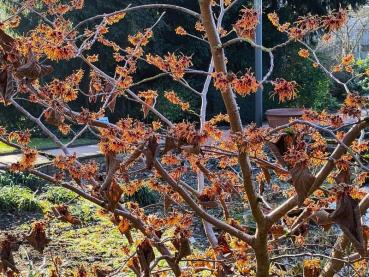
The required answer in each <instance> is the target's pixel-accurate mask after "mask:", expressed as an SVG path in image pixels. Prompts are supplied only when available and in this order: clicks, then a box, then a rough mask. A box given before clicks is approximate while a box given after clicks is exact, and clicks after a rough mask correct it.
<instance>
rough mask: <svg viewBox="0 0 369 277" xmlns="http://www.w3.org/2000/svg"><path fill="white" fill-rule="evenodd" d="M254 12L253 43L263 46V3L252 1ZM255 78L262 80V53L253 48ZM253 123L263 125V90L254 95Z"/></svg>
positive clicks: (256, 0)
mask: <svg viewBox="0 0 369 277" xmlns="http://www.w3.org/2000/svg"><path fill="white" fill-rule="evenodd" d="M254 7H255V10H256V11H257V12H258V14H259V24H258V25H257V27H256V32H255V43H256V44H257V45H262V44H263V1H262V0H254ZM255 76H256V79H257V80H258V81H261V80H262V79H263V52H262V50H261V48H255ZM255 123H256V125H257V126H258V127H260V126H262V124H263V89H262V88H259V89H258V91H257V92H256V95H255Z"/></svg>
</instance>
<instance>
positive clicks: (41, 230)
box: [25, 222, 51, 254]
mask: <svg viewBox="0 0 369 277" xmlns="http://www.w3.org/2000/svg"><path fill="white" fill-rule="evenodd" d="M25 238H26V240H27V241H28V242H29V243H30V244H31V245H32V246H33V248H35V249H36V250H37V251H39V252H40V253H41V254H42V253H43V251H44V249H45V247H46V246H47V245H48V244H49V242H50V241H51V240H50V239H49V238H47V237H46V232H45V224H44V223H43V222H35V223H33V224H32V229H31V232H30V233H29V234H28V235H26V236H25Z"/></svg>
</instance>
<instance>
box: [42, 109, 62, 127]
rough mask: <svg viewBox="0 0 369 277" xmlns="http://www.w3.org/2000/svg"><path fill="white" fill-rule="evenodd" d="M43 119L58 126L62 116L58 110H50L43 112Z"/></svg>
mask: <svg viewBox="0 0 369 277" xmlns="http://www.w3.org/2000/svg"><path fill="white" fill-rule="evenodd" d="M45 120H46V122H47V123H49V124H50V125H54V126H59V125H60V124H62V123H63V122H64V117H63V115H62V114H61V113H60V112H58V111H55V110H50V111H48V112H47V113H45Z"/></svg>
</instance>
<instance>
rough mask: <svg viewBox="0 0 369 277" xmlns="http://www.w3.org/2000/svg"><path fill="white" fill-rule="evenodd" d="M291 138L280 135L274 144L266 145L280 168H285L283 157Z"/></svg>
mask: <svg viewBox="0 0 369 277" xmlns="http://www.w3.org/2000/svg"><path fill="white" fill-rule="evenodd" d="M291 137H292V136H291V135H288V134H282V135H281V136H280V138H279V139H278V140H277V141H276V142H275V143H273V142H269V143H268V145H269V148H270V150H271V151H272V152H273V154H274V156H275V158H276V159H277V161H278V162H279V163H280V164H281V165H282V166H287V164H286V162H285V160H284V158H283V155H284V154H285V153H286V152H287V150H288V146H289V145H290V144H291V139H292V138H291Z"/></svg>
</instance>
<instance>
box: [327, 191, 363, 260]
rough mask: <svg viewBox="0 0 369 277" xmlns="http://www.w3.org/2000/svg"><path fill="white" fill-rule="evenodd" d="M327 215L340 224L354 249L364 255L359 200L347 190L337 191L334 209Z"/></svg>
mask: <svg viewBox="0 0 369 277" xmlns="http://www.w3.org/2000/svg"><path fill="white" fill-rule="evenodd" d="M329 217H330V218H331V219H332V220H333V222H335V223H337V224H338V225H339V226H340V228H341V229H342V231H343V233H344V234H345V235H346V236H347V237H348V238H349V240H350V241H351V243H352V244H353V245H354V247H355V248H356V250H357V251H358V252H359V253H360V254H361V255H364V254H365V253H366V249H365V242H364V237H363V228H362V224H361V212H360V208H359V202H358V201H357V200H355V199H353V198H352V197H351V196H350V195H349V193H348V192H347V191H343V192H339V193H338V195H337V201H336V209H335V210H334V212H333V213H331V214H330V216H329Z"/></svg>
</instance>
